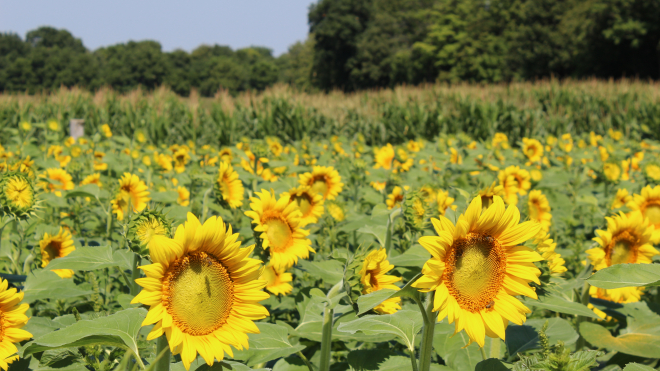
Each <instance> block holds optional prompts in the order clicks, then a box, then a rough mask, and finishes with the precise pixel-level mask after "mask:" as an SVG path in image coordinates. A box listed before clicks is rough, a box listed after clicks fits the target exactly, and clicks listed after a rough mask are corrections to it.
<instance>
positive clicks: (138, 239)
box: [128, 210, 172, 257]
mask: <svg viewBox="0 0 660 371" xmlns="http://www.w3.org/2000/svg"><path fill="white" fill-rule="evenodd" d="M171 235H172V224H171V223H170V221H169V220H167V218H165V216H164V215H163V213H162V212H160V211H158V210H144V211H142V212H141V213H139V214H135V216H134V217H133V218H132V219H131V222H130V224H129V226H128V241H129V248H130V249H131V250H132V251H133V252H135V253H136V254H138V255H140V256H142V257H147V256H149V243H150V242H151V240H152V238H153V237H154V236H165V237H170V236H171Z"/></svg>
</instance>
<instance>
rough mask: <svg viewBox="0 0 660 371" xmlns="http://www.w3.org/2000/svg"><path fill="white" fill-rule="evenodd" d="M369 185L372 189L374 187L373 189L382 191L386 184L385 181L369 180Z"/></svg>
mask: <svg viewBox="0 0 660 371" xmlns="http://www.w3.org/2000/svg"><path fill="white" fill-rule="evenodd" d="M369 185H370V186H371V187H373V189H375V190H377V191H378V192H380V191H382V190H383V189H385V187H386V186H387V182H371V183H369Z"/></svg>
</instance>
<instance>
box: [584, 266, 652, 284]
mask: <svg viewBox="0 0 660 371" xmlns="http://www.w3.org/2000/svg"><path fill="white" fill-rule="evenodd" d="M587 281H588V282H589V283H590V284H591V285H593V286H596V287H600V288H602V289H618V288H620V287H633V286H635V287H636V286H659V285H660V264H616V265H613V266H611V267H607V268H605V269H601V270H599V271H598V272H596V273H594V275H593V276H591V277H589V278H588V279H587Z"/></svg>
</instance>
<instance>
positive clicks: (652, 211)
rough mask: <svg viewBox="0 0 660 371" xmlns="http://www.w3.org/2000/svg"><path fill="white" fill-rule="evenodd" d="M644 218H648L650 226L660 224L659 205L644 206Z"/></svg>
mask: <svg viewBox="0 0 660 371" xmlns="http://www.w3.org/2000/svg"><path fill="white" fill-rule="evenodd" d="M645 214H646V217H647V218H649V221H650V222H651V224H654V225H657V224H660V204H651V205H648V206H646V210H645Z"/></svg>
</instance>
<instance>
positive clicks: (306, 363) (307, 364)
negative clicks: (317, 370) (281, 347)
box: [296, 351, 314, 371]
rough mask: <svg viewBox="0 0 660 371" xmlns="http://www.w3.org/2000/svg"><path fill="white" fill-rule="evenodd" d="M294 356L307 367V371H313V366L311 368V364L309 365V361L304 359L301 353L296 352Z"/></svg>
mask: <svg viewBox="0 0 660 371" xmlns="http://www.w3.org/2000/svg"><path fill="white" fill-rule="evenodd" d="M296 354H297V355H298V357H300V359H302V360H303V362H305V365H306V366H307V369H308V370H309V371H314V366H312V364H311V363H309V359H307V357H305V355H304V354H302V352H300V351H298V352H297V353H296Z"/></svg>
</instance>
